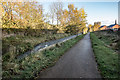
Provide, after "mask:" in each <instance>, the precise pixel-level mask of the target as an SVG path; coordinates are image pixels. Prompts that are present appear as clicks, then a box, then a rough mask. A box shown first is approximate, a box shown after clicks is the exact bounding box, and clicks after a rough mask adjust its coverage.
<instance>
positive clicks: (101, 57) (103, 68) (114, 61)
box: [90, 33, 118, 79]
mask: <svg viewBox="0 0 120 80" xmlns="http://www.w3.org/2000/svg"><path fill="white" fill-rule="evenodd" d="M90 36H91V41H92V47H93V51H94V54H95V58H96V60H97V64H98V68H99V70H100V73H101V75H102V77H103V78H108V79H110V78H118V54H117V53H116V52H114V50H112V49H110V48H108V47H106V46H105V43H103V41H101V40H100V39H98V37H97V36H96V35H95V34H94V33H91V34H90Z"/></svg>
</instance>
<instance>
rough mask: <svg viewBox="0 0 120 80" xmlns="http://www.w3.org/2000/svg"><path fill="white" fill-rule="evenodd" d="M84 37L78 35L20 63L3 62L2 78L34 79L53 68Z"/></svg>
mask: <svg viewBox="0 0 120 80" xmlns="http://www.w3.org/2000/svg"><path fill="white" fill-rule="evenodd" d="M83 37H84V35H80V36H78V37H76V38H74V39H71V40H68V41H66V42H63V43H60V44H56V46H55V47H52V48H50V49H48V50H44V51H42V52H36V53H35V54H31V55H30V56H28V57H26V58H24V59H22V60H21V61H17V60H16V61H14V62H4V63H3V78H35V77H37V75H38V74H39V73H40V71H42V70H44V69H46V68H48V67H51V66H53V65H54V64H55V63H56V61H57V60H58V59H59V58H60V57H61V56H62V55H63V54H64V53H65V51H67V50H68V49H69V48H70V47H72V46H73V45H74V44H75V43H76V42H78V41H79V40H80V39H82V38H83Z"/></svg>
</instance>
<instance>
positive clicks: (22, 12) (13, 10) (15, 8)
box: [1, 2, 44, 28]
mask: <svg viewBox="0 0 120 80" xmlns="http://www.w3.org/2000/svg"><path fill="white" fill-rule="evenodd" d="M1 6H2V8H3V16H2V27H3V28H27V27H29V28H40V26H39V27H37V25H40V24H43V23H44V22H43V11H42V5H39V4H38V3H37V2H2V3H1Z"/></svg>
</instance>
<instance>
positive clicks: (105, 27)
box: [99, 25, 107, 30]
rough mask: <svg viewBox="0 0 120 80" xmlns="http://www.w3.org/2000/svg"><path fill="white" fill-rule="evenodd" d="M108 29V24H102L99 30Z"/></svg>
mask: <svg viewBox="0 0 120 80" xmlns="http://www.w3.org/2000/svg"><path fill="white" fill-rule="evenodd" d="M106 29H107V26H106V25H103V26H100V27H99V30H106Z"/></svg>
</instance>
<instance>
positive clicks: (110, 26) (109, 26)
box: [108, 24, 116, 28]
mask: <svg viewBox="0 0 120 80" xmlns="http://www.w3.org/2000/svg"><path fill="white" fill-rule="evenodd" d="M115 25H116V24H112V25H110V26H108V28H111V27H113V26H115Z"/></svg>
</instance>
